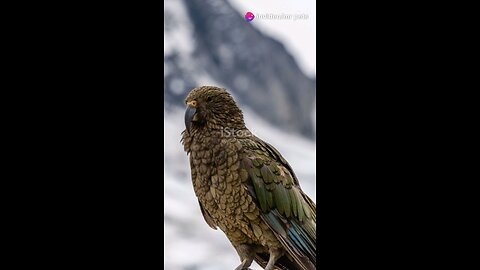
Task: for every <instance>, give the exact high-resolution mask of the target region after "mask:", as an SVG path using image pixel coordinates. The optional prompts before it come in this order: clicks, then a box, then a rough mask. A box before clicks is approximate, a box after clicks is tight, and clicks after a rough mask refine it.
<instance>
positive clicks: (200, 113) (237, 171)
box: [182, 87, 316, 270]
mask: <svg viewBox="0 0 480 270" xmlns="http://www.w3.org/2000/svg"><path fill="white" fill-rule="evenodd" d="M186 102H187V105H188V106H189V108H188V109H187V113H186V116H185V122H186V125H187V129H186V130H185V131H184V132H183V137H182V142H183V145H184V149H185V151H186V152H187V153H189V154H190V167H191V175H192V182H193V188H194V191H195V194H196V196H197V197H198V201H199V204H200V209H201V211H202V214H203V216H204V218H205V220H206V222H207V223H208V225H210V227H212V228H213V229H216V228H217V227H218V228H220V229H221V230H222V231H223V232H224V233H225V234H226V236H227V238H228V239H229V240H230V242H231V243H232V245H233V246H234V248H235V249H236V250H237V253H238V254H239V256H240V260H241V264H240V265H239V266H238V267H237V269H248V266H250V264H251V262H252V261H253V260H255V261H257V263H259V264H260V265H261V266H262V267H265V269H269V270H270V269H292V270H293V269H308V270H310V269H315V265H316V255H315V251H316V235H315V234H316V213H315V208H316V207H315V204H314V203H313V202H312V201H311V200H310V199H309V198H308V197H307V196H306V195H305V194H304V193H303V192H302V191H301V189H300V186H299V183H298V180H297V178H296V177H295V174H294V173H293V170H292V169H291V167H290V165H288V163H287V162H286V160H285V159H284V158H283V157H282V156H281V155H280V153H279V152H278V151H277V150H276V149H275V148H273V147H272V146H271V145H269V144H268V143H265V142H264V141H262V140H260V139H259V138H257V137H255V136H253V135H252V134H251V133H250V132H249V131H248V129H247V128H246V127H245V124H244V122H243V115H242V113H241V111H240V109H239V108H238V107H237V106H236V104H235V102H234V101H233V98H231V96H230V95H229V94H228V93H227V92H226V91H225V90H224V89H220V88H217V87H200V88H196V89H194V90H192V92H191V93H190V94H189V96H188V97H187V101H186Z"/></svg>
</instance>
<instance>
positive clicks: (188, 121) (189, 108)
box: [185, 106, 197, 133]
mask: <svg viewBox="0 0 480 270" xmlns="http://www.w3.org/2000/svg"><path fill="white" fill-rule="evenodd" d="M196 112H197V109H195V108H194V107H192V106H187V110H186V111H185V127H186V128H187V131H188V132H189V133H190V125H191V123H192V119H193V116H194V115H195V113H196Z"/></svg>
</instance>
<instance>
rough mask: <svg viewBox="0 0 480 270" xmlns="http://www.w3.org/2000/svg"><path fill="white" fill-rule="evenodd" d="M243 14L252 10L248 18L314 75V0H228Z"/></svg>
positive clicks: (303, 68)
mask: <svg viewBox="0 0 480 270" xmlns="http://www.w3.org/2000/svg"><path fill="white" fill-rule="evenodd" d="M229 1H230V3H231V4H232V5H233V6H234V7H235V8H236V9H237V10H238V11H239V12H240V13H242V14H243V15H244V14H245V13H247V12H248V11H249V12H252V13H253V14H254V15H255V16H256V18H255V19H254V20H253V21H252V22H251V23H252V24H253V25H254V26H255V27H256V28H257V29H259V30H260V31H262V32H264V33H265V34H268V35H269V36H272V37H274V38H276V39H278V40H280V41H281V42H282V43H283V44H284V45H285V47H286V48H287V49H288V50H289V51H290V52H291V53H292V54H293V55H294V56H295V58H296V60H297V63H298V64H299V66H300V68H301V69H302V70H303V71H304V72H305V73H306V74H307V75H309V76H311V77H315V75H316V63H315V58H316V50H315V46H316V42H315V37H316V33H315V32H316V29H315V21H316V14H315V0H295V1H293V0H229ZM282 13H283V14H291V15H307V16H308V19H298V20H294V19H284V20H278V19H261V18H259V16H258V15H260V14H278V15H281V14H282Z"/></svg>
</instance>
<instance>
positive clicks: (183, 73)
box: [164, 0, 315, 138]
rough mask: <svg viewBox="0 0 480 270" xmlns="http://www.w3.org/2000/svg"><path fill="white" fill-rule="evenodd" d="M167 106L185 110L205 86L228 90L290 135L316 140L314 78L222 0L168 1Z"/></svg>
mask: <svg viewBox="0 0 480 270" xmlns="http://www.w3.org/2000/svg"><path fill="white" fill-rule="evenodd" d="M164 12H165V28H164V42H165V47H164V67H165V71H164V72H165V73H164V77H165V85H164V87H165V102H166V103H167V105H168V107H167V108H168V109H170V105H183V100H184V98H185V96H186V94H187V93H188V91H189V90H190V89H192V88H194V87H196V86H200V85H217V86H222V87H226V88H227V89H229V90H230V91H231V92H232V93H233V95H234V96H235V97H236V99H237V101H239V102H240V103H244V104H249V106H250V107H251V108H252V109H253V110H254V111H255V112H256V113H257V114H258V115H259V116H261V117H262V118H264V119H266V120H268V121H269V122H271V123H273V124H275V125H278V126H280V127H282V128H283V129H285V130H289V131H290V132H294V133H298V134H302V135H305V136H308V137H310V138H313V137H314V135H315V129H314V127H313V123H312V116H311V115H312V111H313V107H314V100H315V79H313V78H309V77H308V76H306V75H305V74H304V73H303V72H302V70H301V69H300V68H299V66H298V65H297V62H296V60H295V59H294V57H293V56H292V55H291V54H290V53H289V52H288V51H287V50H286V48H285V47H284V45H283V44H282V43H280V42H278V41H277V40H275V39H272V38H270V37H268V36H266V35H265V34H263V33H262V32H260V31H259V30H257V29H256V28H255V27H253V26H252V24H250V23H249V22H246V21H245V19H244V18H243V16H242V15H241V14H240V13H239V12H238V11H237V10H235V9H234V8H233V7H232V6H231V5H230V4H229V3H228V2H227V1H223V0H188V1H182V0H167V1H165V11H164Z"/></svg>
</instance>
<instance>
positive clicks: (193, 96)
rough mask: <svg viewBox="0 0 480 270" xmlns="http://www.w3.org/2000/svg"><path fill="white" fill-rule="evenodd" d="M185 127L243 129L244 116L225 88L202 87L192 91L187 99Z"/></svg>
mask: <svg viewBox="0 0 480 270" xmlns="http://www.w3.org/2000/svg"><path fill="white" fill-rule="evenodd" d="M185 104H186V105H187V110H186V112H185V127H186V128H187V131H188V132H190V130H191V129H198V128H202V127H205V126H206V127H209V128H210V129H220V128H226V127H229V128H238V129H240V128H243V127H245V123H244V122H243V114H242V111H241V110H240V108H238V106H237V104H236V102H235V100H234V99H233V97H232V96H231V95H230V94H229V93H228V92H227V91H226V90H225V89H223V88H219V87H216V86H201V87H197V88H194V89H192V91H190V93H189V94H188V96H187V98H186V99H185Z"/></svg>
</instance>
